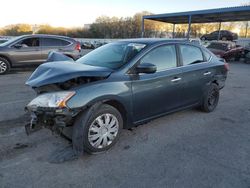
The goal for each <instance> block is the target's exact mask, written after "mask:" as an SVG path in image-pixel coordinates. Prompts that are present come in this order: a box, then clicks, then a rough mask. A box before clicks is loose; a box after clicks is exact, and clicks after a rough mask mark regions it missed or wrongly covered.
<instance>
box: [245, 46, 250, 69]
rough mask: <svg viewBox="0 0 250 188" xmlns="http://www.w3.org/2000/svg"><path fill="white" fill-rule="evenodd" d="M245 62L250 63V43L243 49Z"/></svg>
mask: <svg viewBox="0 0 250 188" xmlns="http://www.w3.org/2000/svg"><path fill="white" fill-rule="evenodd" d="M244 58H245V63H247V64H250V43H249V44H248V46H246V47H245V49H244Z"/></svg>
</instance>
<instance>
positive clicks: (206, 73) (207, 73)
mask: <svg viewBox="0 0 250 188" xmlns="http://www.w3.org/2000/svg"><path fill="white" fill-rule="evenodd" d="M209 74H211V72H205V73H203V75H204V76H206V75H209Z"/></svg>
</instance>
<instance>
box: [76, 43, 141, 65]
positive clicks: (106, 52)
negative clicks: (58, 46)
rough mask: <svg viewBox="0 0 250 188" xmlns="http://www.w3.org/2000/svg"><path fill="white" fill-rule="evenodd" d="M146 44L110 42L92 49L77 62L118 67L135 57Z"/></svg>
mask: <svg viewBox="0 0 250 188" xmlns="http://www.w3.org/2000/svg"><path fill="white" fill-rule="evenodd" d="M145 46H146V45H145V44H140V43H122V42H118V43H110V44H106V45H104V46H102V47H99V48H97V49H96V50H93V51H92V52H90V53H88V54H86V55H85V56H83V57H82V58H80V59H79V60H77V62H78V63H82V64H86V65H91V66H98V67H106V68H110V69H118V68H120V67H121V66H122V65H124V64H126V63H127V62H128V61H130V60H131V59H132V58H133V57H135V56H136V55H137V54H138V53H139V52H140V51H141V50H142V49H143V48H144V47H145Z"/></svg>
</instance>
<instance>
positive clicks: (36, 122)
mask: <svg viewBox="0 0 250 188" xmlns="http://www.w3.org/2000/svg"><path fill="white" fill-rule="evenodd" d="M110 74H111V70H110V69H107V68H101V67H97V68H95V67H93V66H88V65H83V64H80V63H76V62H68V61H61V62H60V61H59V62H51V63H45V64H42V65H40V66H39V67H38V68H37V69H36V70H35V72H34V73H33V74H32V75H31V77H30V78H29V79H28V80H27V82H26V85H29V86H31V87H32V88H33V89H34V90H35V91H36V93H37V97H36V98H35V99H33V100H32V101H31V102H30V103H29V104H28V105H27V106H26V107H25V110H26V111H28V112H29V113H30V114H31V120H30V122H29V123H28V124H27V125H26V126H25V130H26V133H27V134H31V133H33V132H35V131H37V130H40V129H41V128H43V127H46V128H49V129H51V130H52V131H56V132H57V130H59V131H60V130H62V129H63V128H65V127H68V126H71V125H72V124H73V120H74V118H75V117H76V115H77V114H78V113H79V112H80V111H81V110H83V109H84V107H81V108H80V109H79V108H74V107H71V108H69V107H68V106H67V102H68V101H69V100H70V99H71V98H72V97H74V95H76V94H77V92H76V91H75V90H77V89H76V88H78V87H79V86H81V85H86V84H88V83H91V82H95V81H100V80H103V79H106V78H107V77H108V76H109V75H110Z"/></svg>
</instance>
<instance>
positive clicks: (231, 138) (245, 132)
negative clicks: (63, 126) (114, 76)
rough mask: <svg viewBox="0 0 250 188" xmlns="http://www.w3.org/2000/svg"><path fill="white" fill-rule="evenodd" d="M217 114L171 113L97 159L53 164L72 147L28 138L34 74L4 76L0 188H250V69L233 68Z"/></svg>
mask: <svg viewBox="0 0 250 188" xmlns="http://www.w3.org/2000/svg"><path fill="white" fill-rule="evenodd" d="M230 69H231V70H230V73H229V76H228V79H227V82H226V87H225V88H224V89H223V90H222V92H221V98H220V102H219V105H218V107H217V109H216V110H215V111H214V112H213V113H209V114H207V113H203V112H200V111H198V110H196V109H191V110H186V111H182V112H178V113H175V114H171V115H168V116H165V117H162V118H159V119H157V120H154V121H152V122H150V123H148V124H145V125H142V126H139V127H137V128H135V129H133V130H132V131H129V130H124V131H123V133H122V135H121V139H120V140H119V142H118V143H117V144H116V145H115V147H114V148H113V149H111V150H109V151H108V152H106V153H103V154H99V155H92V156H91V155H88V154H86V155H84V156H82V157H81V158H80V159H78V160H73V161H67V162H64V163H60V164H54V163H50V162H49V159H50V156H51V155H53V154H55V153H59V154H60V150H61V149H64V148H65V147H67V146H70V143H69V142H68V141H66V140H65V139H63V138H61V137H59V136H54V135H52V133H51V132H50V131H48V130H41V131H39V132H37V133H34V134H33V135H31V136H26V135H25V133H24V128H23V125H24V122H25V120H26V119H27V116H26V115H25V114H24V111H23V108H24V105H25V104H27V102H29V100H31V99H32V98H33V97H34V96H35V93H34V92H33V91H32V90H31V89H30V88H28V87H26V86H24V82H25V80H26V79H27V78H28V77H29V75H30V74H31V71H24V72H22V71H18V70H17V71H15V72H12V73H11V74H9V75H4V76H1V77H0V87H1V92H0V187H24V188H29V187H62V188H63V187H126V188H127V187H197V188H200V187H220V188H221V187H225V188H230V187H233V188H235V187H237V188H241V187H246V188H247V187H248V188H249V187H250V123H249V122H250V97H249V94H250V66H249V65H246V64H243V63H237V62H234V63H231V64H230Z"/></svg>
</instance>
